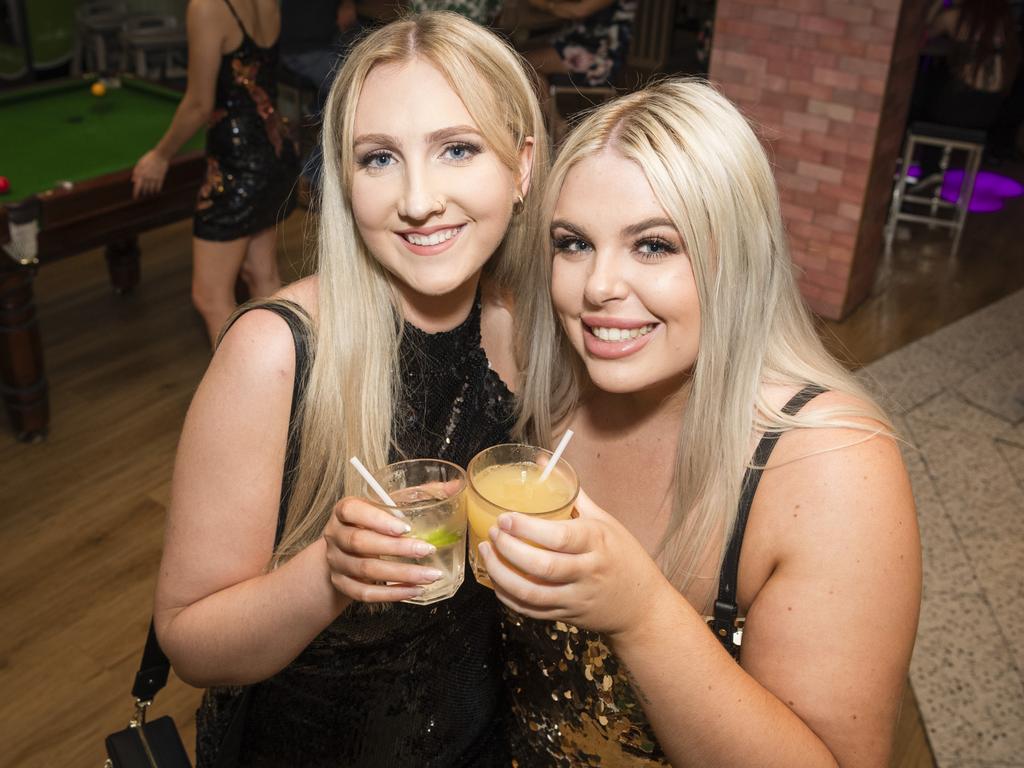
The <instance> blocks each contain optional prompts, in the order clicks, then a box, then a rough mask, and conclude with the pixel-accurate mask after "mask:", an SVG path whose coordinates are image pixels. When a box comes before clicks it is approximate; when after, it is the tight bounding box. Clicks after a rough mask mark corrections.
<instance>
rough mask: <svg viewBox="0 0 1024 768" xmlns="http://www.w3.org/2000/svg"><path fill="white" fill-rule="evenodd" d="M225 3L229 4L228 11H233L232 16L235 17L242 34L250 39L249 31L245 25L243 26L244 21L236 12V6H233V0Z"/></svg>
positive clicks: (225, 0)
mask: <svg viewBox="0 0 1024 768" xmlns="http://www.w3.org/2000/svg"><path fill="white" fill-rule="evenodd" d="M224 2H225V3H226V4H227V6H228V10H229V11H231V15H232V16H234V17H235V21H237V22H238V28H239V29H240V30H242V34H243V35H244V36H245V37H249V30H247V29H246V28H245V24H243V23H242V19H241V18H239V16H238V12H237V11H236V10H235V6H233V5H232V4H231V0H224Z"/></svg>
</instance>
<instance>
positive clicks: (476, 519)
mask: <svg viewBox="0 0 1024 768" xmlns="http://www.w3.org/2000/svg"><path fill="white" fill-rule="evenodd" d="M551 457H552V453H551V451H548V450H545V449H544V448H536V447H534V446H532V445H523V444H521V443H505V444H502V445H495V446H493V447H491V448H488V449H486V450H484V451H481V452H480V453H478V454H477V455H476V456H474V457H473V460H472V461H470V462H469V469H468V470H467V474H468V475H469V493H468V494H467V501H468V513H469V565H470V568H471V569H472V571H473V576H474V577H475V578H476V580H477V581H478V582H480V583H481V584H483V585H484V586H485V587H490V588H491V589H494V584H493V583H492V582H491V579H490V577H488V575H487V569H486V568H484V564H483V561H482V560H480V558H479V556H478V554H477V545H478V544H479V543H480V542H481V541H486V540H487V531H488V530H490V527H491V526H492V525H494V524H495V521H496V520H497V519H498V515H500V514H502V513H504V512H521V513H523V514H526V515H533V516H535V517H540V518H543V519H544V520H568V519H569V517H570V516H571V515H572V508H573V504H575V503H576V496H577V495H578V494H579V492H580V481H579V478H578V477H577V476H576V472H575V470H573V468H572V467H571V466H569V463H568V462H567V461H566V460H565V459H559V460H558V463H557V464H556V465H555V466H554V468H553V469H552V470H551V474H550V475H549V476H548V477H547V479H546V480H545V481H544V482H543V483H541V482H540V476H541V473H543V471H544V468H545V467H546V466H547V464H548V462H549V461H550V460H551Z"/></svg>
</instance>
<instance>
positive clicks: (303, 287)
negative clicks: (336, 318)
mask: <svg viewBox="0 0 1024 768" xmlns="http://www.w3.org/2000/svg"><path fill="white" fill-rule="evenodd" d="M274 298H276V299H285V300H286V301H291V302H294V303H296V304H298V305H299V306H300V307H302V308H303V309H304V310H306V313H307V314H308V315H309V316H310V317H311V318H315V317H316V316H317V309H318V303H319V300H320V277H319V275H310V276H309V277H304V278H302V279H301V280H296V281H295V282H294V283H289V284H288V285H286V286H284V287H283V288H281V290H279V291H278V292H277V293H276V294H275V295H274Z"/></svg>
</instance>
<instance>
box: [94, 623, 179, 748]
mask: <svg viewBox="0 0 1024 768" xmlns="http://www.w3.org/2000/svg"><path fill="white" fill-rule="evenodd" d="M170 671H171V663H170V661H168V660H167V657H166V656H165V655H164V652H163V650H162V649H161V648H160V643H158V642H157V639H156V632H155V631H154V630H153V622H152V621H150V623H149V635H148V636H147V637H146V648H145V650H144V651H143V652H142V662H141V663H140V664H139V671H138V673H137V674H136V675H135V685H133V686H132V696H134V697H135V716H134V717H133V718H132V719H131V722H130V723H129V724H128V727H127V728H125V729H124V730H121V731H117V732H116V733H112V734H110V735H109V736H107V738H106V744H107V762H106V768H192V763H191V762H190V761H189V759H188V753H187V752H186V751H185V745H184V744H182V742H181V736H180V735H179V734H178V728H177V726H176V725H175V724H174V719H173V718H171V717H169V716H167V715H165V716H163V717H159V718H157V719H156V720H153V721H152V722H149V723H147V722H146V710H147V709H148V708H149V706H150V705H151V704H152V703H153V697H154V696H156V694H157V692H158V691H159V690H160V689H161V688H163V687H164V686H165V685H167V675H168V673H170Z"/></svg>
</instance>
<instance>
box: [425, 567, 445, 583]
mask: <svg viewBox="0 0 1024 768" xmlns="http://www.w3.org/2000/svg"><path fill="white" fill-rule="evenodd" d="M442 576H444V573H442V572H441V571H439V570H437V569H436V568H431V569H430V570H428V571H427V578H428V579H430V581H437V580H438V579H440V578H441V577H442Z"/></svg>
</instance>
